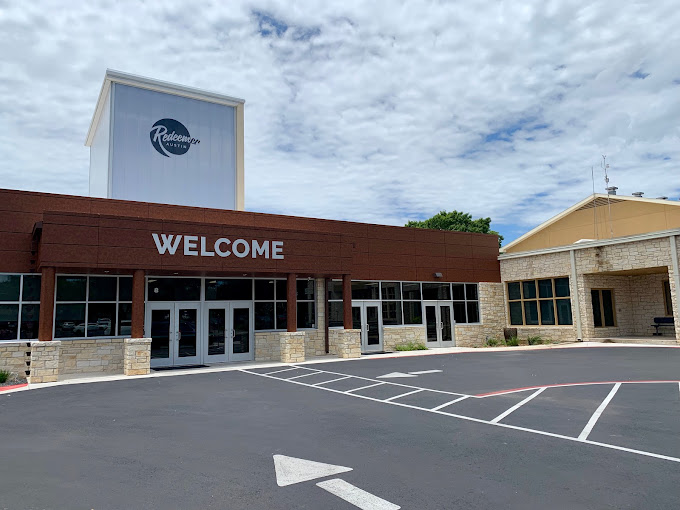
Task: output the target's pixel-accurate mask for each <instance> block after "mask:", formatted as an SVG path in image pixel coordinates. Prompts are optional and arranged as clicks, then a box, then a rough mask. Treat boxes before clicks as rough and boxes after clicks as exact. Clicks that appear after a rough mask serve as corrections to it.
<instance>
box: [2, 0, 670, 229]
mask: <svg viewBox="0 0 680 510" xmlns="http://www.w3.org/2000/svg"><path fill="white" fill-rule="evenodd" d="M329 4H330V3H329V2H322V1H315V2H312V1H310V2H305V3H304V4H301V3H297V4H295V5H294V6H291V5H290V2H283V1H280V2H279V1H273V0H269V1H254V2H236V1H231V2H219V1H215V2H212V3H208V4H206V3H192V4H189V3H187V2H180V1H170V0H164V1H163V2H153V3H145V4H144V3H137V2H132V3H127V2H115V3H110V2H95V1H93V2H88V3H86V4H83V5H78V6H76V5H75V4H73V5H71V4H66V6H64V2H41V1H38V2H21V3H13V2H12V3H10V2H6V1H5V2H2V1H0V34H3V36H2V37H3V40H4V41H3V42H4V44H3V47H4V48H5V51H4V53H3V59H2V60H0V124H1V126H2V128H1V129H0V146H2V147H3V148H5V150H4V151H3V160H2V163H1V164H0V187H7V188H19V189H32V190H40V191H50V192H62V193H74V194H86V193H87V172H88V161H89V154H88V149H87V148H86V147H84V146H83V141H84V137H85V134H86V131H87V129H88V126H89V122H90V118H91V115H92V111H93V108H94V104H95V102H96V99H97V96H98V93H99V88H100V86H101V80H102V78H103V74H104V71H105V69H106V68H107V67H109V68H112V69H118V70H121V71H125V72H131V73H134V74H140V75H143V76H150V77H153V78H158V79H163V80H168V81H173V82H178V83H182V84H186V85H191V86H196V87H200V88H205V89H209V90H216V91H219V92H222V93H225V94H229V95H233V96H237V97H243V98H245V99H246V101H247V102H246V206H247V208H248V209H250V210H257V211H271V212H279V213H285V214H295V215H303V216H319V217H327V218H337V219H350V220H358V221H369V222H376V223H390V224H403V223H404V222H406V221H407V220H408V219H414V218H418V217H427V216H430V215H431V214H433V213H435V212H437V211H438V210H440V209H458V210H464V211H469V212H471V213H473V214H474V215H483V216H491V217H492V218H493V219H494V221H495V222H497V223H503V224H508V225H517V226H519V227H521V228H528V227H530V226H532V225H534V224H536V223H538V222H540V221H542V220H544V219H546V218H548V217H550V216H552V215H553V214H555V213H557V212H558V211H559V210H561V209H563V208H565V207H567V206H569V205H571V204H572V203H574V202H576V201H577V200H580V199H581V198H583V197H584V196H585V195H587V194H588V193H590V192H591V189H592V184H591V180H590V167H591V165H595V167H596V176H597V181H596V187H597V190H598V191H600V190H602V188H603V186H604V183H603V181H602V178H601V172H600V171H599V166H598V165H599V158H600V155H601V154H607V156H608V161H609V162H610V163H611V177H612V184H615V185H617V186H618V187H619V188H620V190H619V192H623V193H626V194H629V193H631V192H633V191H645V192H646V196H658V195H669V196H671V197H675V198H677V197H678V196H680V182H679V181H678V178H677V166H676V161H677V160H678V159H680V145H679V142H680V128H679V127H678V120H677V119H678V118H680V71H678V69H680V66H679V65H678V64H680V35H679V34H680V33H679V32H678V30H677V27H678V26H680V14H679V13H678V9H677V5H674V4H675V3H674V2H671V1H668V0H667V1H664V2H662V1H654V2H652V1H650V2H649V3H644V2H642V3H635V4H631V5H628V4H626V3H624V4H621V3H620V2H614V1H601V2H590V1H571V2H564V1H562V2H556V1H548V2H546V1H545V0H538V1H534V2H529V1H526V2H516V3H510V2H497V1H494V0H488V1H477V2H464V3H461V2H456V3H453V2H432V1H427V2H416V1H414V2H403V3H400V4H397V3H395V2H391V1H386V2H358V1H357V2H351V1H346V2H342V3H337V4H336V5H329ZM645 75H646V76H645ZM643 76H644V78H643Z"/></svg>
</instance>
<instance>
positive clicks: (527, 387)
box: [475, 381, 680, 397]
mask: <svg viewBox="0 0 680 510" xmlns="http://www.w3.org/2000/svg"><path fill="white" fill-rule="evenodd" d="M617 383H621V384H635V383H639V384H648V383H675V384H678V383H680V381H592V382H579V383H562V384H545V385H543V386H526V387H524V388H513V389H511V390H500V391H492V392H491V393H480V394H479V395H475V397H490V396H491V395H502V394H504V393H515V392H518V391H526V390H537V389H539V388H559V387H561V386H588V385H589V384H617Z"/></svg>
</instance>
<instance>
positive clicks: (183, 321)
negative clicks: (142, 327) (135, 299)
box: [145, 303, 201, 367]
mask: <svg viewBox="0 0 680 510" xmlns="http://www.w3.org/2000/svg"><path fill="white" fill-rule="evenodd" d="M198 310H199V305H198V304H197V303H166V304H163V303H148V304H147V311H146V321H145V324H146V330H147V332H146V334H147V335H148V336H149V337H150V338H151V366H152V367H159V366H173V365H197V364H200V363H201V344H200V342H199V335H200V331H199V321H198Z"/></svg>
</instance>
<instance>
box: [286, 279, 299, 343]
mask: <svg viewBox="0 0 680 510" xmlns="http://www.w3.org/2000/svg"><path fill="white" fill-rule="evenodd" d="M287 298H288V309H287V314H288V317H287V319H286V322H287V324H288V331H290V332H294V331H297V281H296V279H295V275H294V274H292V273H289V274H288V296H287Z"/></svg>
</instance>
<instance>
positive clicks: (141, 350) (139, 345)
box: [123, 338, 151, 375]
mask: <svg viewBox="0 0 680 510" xmlns="http://www.w3.org/2000/svg"><path fill="white" fill-rule="evenodd" d="M149 372H151V339H150V338H126V339H125V344H124V345H123V373H124V374H125V375H147V374H148V373H149Z"/></svg>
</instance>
